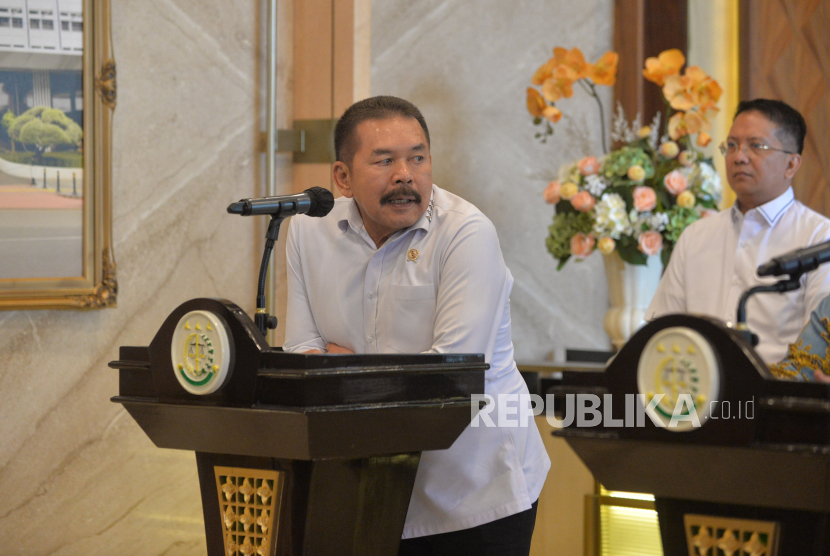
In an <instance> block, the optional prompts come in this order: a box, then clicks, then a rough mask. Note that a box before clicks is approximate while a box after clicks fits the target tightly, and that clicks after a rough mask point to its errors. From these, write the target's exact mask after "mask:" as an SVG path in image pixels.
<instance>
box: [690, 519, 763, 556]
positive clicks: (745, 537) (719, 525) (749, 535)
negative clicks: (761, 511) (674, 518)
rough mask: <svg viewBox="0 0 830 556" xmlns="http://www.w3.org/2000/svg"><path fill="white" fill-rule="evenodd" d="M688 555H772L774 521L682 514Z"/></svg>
mask: <svg viewBox="0 0 830 556" xmlns="http://www.w3.org/2000/svg"><path fill="white" fill-rule="evenodd" d="M683 523H684V525H685V526H686V541H687V542H688V545H689V556H776V555H777V554H778V523H777V522H775V521H756V520H751V519H736V518H726V517H715V516H710V515H695V514H686V515H684V516H683Z"/></svg>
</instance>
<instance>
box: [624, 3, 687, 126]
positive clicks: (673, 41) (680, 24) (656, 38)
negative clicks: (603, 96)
mask: <svg viewBox="0 0 830 556" xmlns="http://www.w3.org/2000/svg"><path fill="white" fill-rule="evenodd" d="M687 11H688V9H687V3H686V0H672V1H671V2H666V1H664V0H616V1H615V2H614V50H616V51H617V53H618V54H619V55H620V61H619V64H618V67H617V84H616V86H615V87H614V106H615V110H616V104H617V102H620V103H621V104H622V107H623V110H625V115H626V118H627V119H628V120H629V121H630V120H633V119H634V117H635V116H636V115H637V114H641V116H642V120H643V123H644V124H647V123H649V122H650V121H651V119H652V118H653V117H654V115H655V114H656V113H657V111H664V110H665V106H664V104H663V97H662V95H661V93H660V89H659V87H657V85H654V84H653V83H651V82H648V81H646V80H645V79H644V78H643V66H644V64H645V61H646V58H649V57H653V56H657V55H658V54H660V53H661V52H662V51H664V50H668V49H670V48H677V49H680V51H681V52H683V54H684V55H686V54H687V51H688V42H689V41H688V23H687V22H688V14H687Z"/></svg>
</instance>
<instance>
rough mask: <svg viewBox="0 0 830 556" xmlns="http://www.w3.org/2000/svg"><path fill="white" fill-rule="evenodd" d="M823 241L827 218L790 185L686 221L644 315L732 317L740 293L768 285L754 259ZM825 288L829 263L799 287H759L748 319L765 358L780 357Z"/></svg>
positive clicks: (829, 228)
mask: <svg viewBox="0 0 830 556" xmlns="http://www.w3.org/2000/svg"><path fill="white" fill-rule="evenodd" d="M827 240H830V220H828V219H827V218H825V217H824V216H821V215H820V214H818V213H816V212H814V211H812V210H810V209H809V208H807V207H805V206H804V205H802V204H801V203H799V202H798V201H796V200H795V198H794V197H793V190H792V188H789V189H787V191H786V192H784V193H783V194H782V195H781V196H779V197H777V198H775V199H773V200H772V201H769V202H768V203H766V204H763V205H761V206H760V207H757V208H754V209H751V210H748V211H746V214H741V211H740V210H738V208H737V207H736V206H733V207H732V208H730V209H728V210H725V211H723V212H720V213H718V214H716V215H714V216H710V217H708V218H702V219H701V220H698V221H697V222H695V223H694V224H692V225H691V226H689V227H688V228H687V229H686V230H685V231H684V232H683V233H682V234H681V235H680V239H679V240H678V242H677V245H676V246H675V248H674V251H673V252H672V256H671V260H670V261H669V266H668V268H667V269H666V272H665V273H664V274H663V278H662V279H661V280H660V285H659V286H658V288H657V293H656V294H655V295H654V299H653V300H652V302H651V305H650V306H649V308H648V310H647V311H646V320H652V319H654V318H656V317H659V316H662V315H665V314H669V313H693V314H701V315H709V316H713V317H716V318H719V319H721V320H724V321H726V322H735V318H736V310H737V307H738V300H739V299H740V297H741V294H742V293H743V292H744V291H745V290H747V289H748V288H751V287H753V286H757V285H761V284H772V283H774V282H776V281H778V279H777V278H774V277H769V276H767V277H763V278H761V277H760V276H758V274H757V268H758V266H759V265H761V264H763V263H765V262H767V261H769V260H770V259H771V258H773V257H777V256H779V255H782V254H784V253H786V252H788V251H791V250H793V249H797V248H799V247H808V246H810V245H815V244H817V243H821V242H823V241H827ZM828 293H830V265H824V266H821V267H819V268H818V269H817V270H815V271H813V272H809V273H807V274H805V275H804V276H802V277H801V288H799V289H798V290H795V291H792V292H787V293H784V294H779V293H758V294H755V295H753V296H752V297H751V298H750V299H749V303H748V304H747V308H746V315H747V324H748V325H749V328H750V330H752V331H753V332H755V333H756V334H758V336H759V338H760V343H759V345H758V347H757V348H756V349H757V351H758V353H759V355H760V356H761V357H762V358H763V359H764V361H766V362H767V363H775V362H777V361H780V360H781V359H782V358H783V357H784V355H786V353H787V345H788V344H789V343H790V342H793V341H795V339H796V337H797V336H798V333H799V332H800V331H801V329H802V328H804V325H805V324H806V323H807V321H808V320H809V318H810V312H811V311H812V310H813V309H815V308H816V307H817V306H818V304H819V302H820V301H821V300H822V299H823V298H824V297H825V296H826V295H827V294H828Z"/></svg>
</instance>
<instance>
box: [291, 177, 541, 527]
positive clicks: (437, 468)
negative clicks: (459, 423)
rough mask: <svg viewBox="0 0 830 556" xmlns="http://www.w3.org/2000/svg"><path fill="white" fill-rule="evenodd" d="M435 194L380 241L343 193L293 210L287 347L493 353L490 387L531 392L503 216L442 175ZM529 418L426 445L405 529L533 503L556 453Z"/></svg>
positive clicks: (469, 523) (496, 515)
mask: <svg viewBox="0 0 830 556" xmlns="http://www.w3.org/2000/svg"><path fill="white" fill-rule="evenodd" d="M432 199H433V201H434V209H433V210H432V211H427V214H424V215H423V216H422V217H421V219H420V220H418V222H416V223H415V224H414V225H412V226H411V227H409V228H405V229H403V230H400V231H398V232H396V233H395V234H393V235H392V236H391V237H390V238H389V239H388V240H387V241H386V242H385V243H384V244H383V245H382V246H381V247H380V248H379V249H378V248H376V247H375V243H374V242H373V241H372V239H371V238H370V237H369V234H368V233H367V232H366V229H365V227H364V226H363V221H362V219H361V217H360V213H359V211H358V210H357V206H356V205H355V203H354V201H353V200H352V199H348V198H340V199H338V200H337V201H336V202H335V206H334V208H333V209H332V211H331V213H329V214H328V215H327V216H326V217H324V218H308V217H305V216H299V217H294V218H292V221H291V224H290V227H289V233H288V241H287V247H286V257H287V261H288V309H287V317H286V337H285V344H284V346H283V347H284V349H285V350H286V351H306V350H310V349H321V350H323V349H325V346H326V344H327V343H328V342H333V343H335V344H337V345H340V346H342V347H345V348H348V349H351V350H352V351H354V352H355V353H396V352H397V353H483V354H484V356H485V361H486V362H487V363H489V364H490V369H489V370H488V371H487V372H486V374H485V393H486V394H489V395H491V396H494V398H495V397H496V396H497V395H500V394H527V386H526V385H525V383H524V381H523V379H522V378H521V375H520V374H519V372H518V369H517V368H516V364H515V362H514V361H513V343H512V340H511V334H510V305H509V296H510V291H511V288H512V286H513V278H512V276H511V275H510V271H509V270H508V269H507V266H506V265H505V264H504V259H503V257H502V254H501V249H500V247H499V241H498V237H497V236H496V230H495V227H494V226H493V224H492V223H491V222H490V220H489V219H487V217H486V216H484V215H483V214H482V213H481V211H479V210H478V209H477V208H476V207H474V206H473V205H472V204H470V203H468V202H466V201H464V200H463V199H461V198H459V197H457V196H455V195H452V194H451V193H448V192H446V191H443V190H442V189H439V188H438V187H437V186H433V190H432ZM430 213H431V217H430ZM412 250H416V251H412ZM497 411H498V410H496V411H494V412H493V413H491V415H492V416H493V421H494V422H497V418H498V417H497ZM513 418H515V415H513V416H512V417H511V419H513ZM523 424H524V425H525V426H515V427H493V428H490V427H485V426H483V425H482V426H479V427H475V428H474V427H471V426H468V427H467V429H465V431H464V432H463V433H462V434H461V436H460V437H459V438H458V439H457V440H456V441H455V443H454V444H453V445H452V447H451V448H449V449H448V450H440V451H430V452H424V453H423V454H422V455H421V462H420V466H419V467H418V474H417V476H416V479H415V486H414V489H413V493H412V498H411V501H410V506H409V511H408V513H407V516H406V525H405V527H404V533H403V537H404V538H409V537H419V536H424V535H434V534H439V533H446V532H450V531H457V530H461V529H467V528H470V527H475V526H477V525H480V524H483V523H487V522H490V521H493V520H496V519H500V518H502V517H506V516H508V515H512V514H515V513H518V512H520V511H523V510H527V509H529V508H530V506H531V504H532V503H533V502H534V501H535V500H536V499H537V498H538V497H539V493H540V492H541V490H542V485H543V483H544V480H545V477H546V475H547V471H548V469H549V468H550V460H549V459H548V456H547V453H546V451H545V448H544V445H543V443H542V439H541V437H540V435H539V432H538V430H537V429H536V425H535V423H534V422H533V420H532V419H530V420H527V421H526V422H524V423H523Z"/></svg>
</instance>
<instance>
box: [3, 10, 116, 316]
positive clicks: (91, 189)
mask: <svg viewBox="0 0 830 556" xmlns="http://www.w3.org/2000/svg"><path fill="white" fill-rule="evenodd" d="M83 10H84V21H85V22H89V24H88V25H87V24H85V25H84V53H83V56H84V64H83V86H84V98H88V99H90V102H89V103H88V105H87V106H85V110H84V121H83V130H84V149H83V156H84V172H83V185H82V189H81V190H82V192H83V193H82V195H83V214H82V220H83V234H84V238H83V252H82V253H81V254H80V257H82V269H83V271H82V273H81V275H80V276H64V277H44V278H35V277H22V278H15V279H4V280H0V310H21V309H22V310H29V309H100V308H105V307H114V306H115V303H116V298H117V292H118V286H117V283H116V278H115V271H116V266H115V259H114V256H113V252H112V192H111V188H112V117H113V111H114V109H115V102H116V66H115V61H114V59H113V54H112V47H111V45H112V36H111V31H112V29H111V25H110V23H111V22H110V1H109V0H83ZM98 68H100V72H99V73H98V74H97V75H96V74H95V72H96V71H97V70H98ZM96 91H97V94H96Z"/></svg>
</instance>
